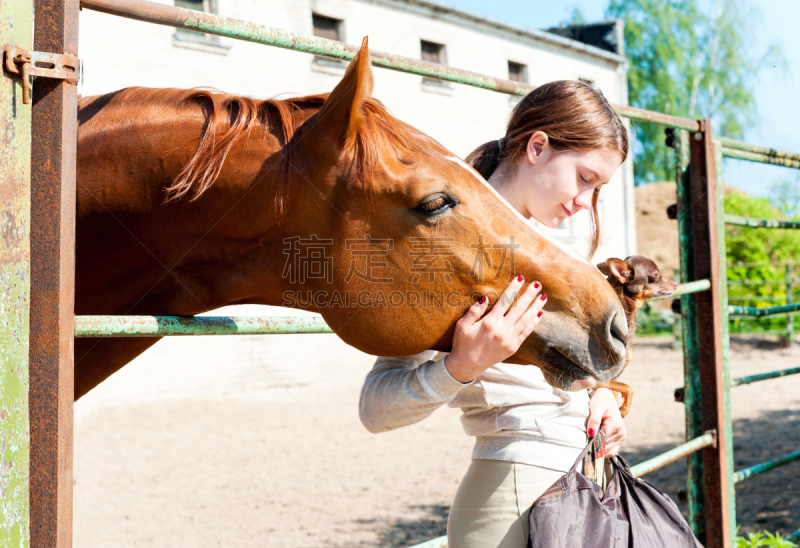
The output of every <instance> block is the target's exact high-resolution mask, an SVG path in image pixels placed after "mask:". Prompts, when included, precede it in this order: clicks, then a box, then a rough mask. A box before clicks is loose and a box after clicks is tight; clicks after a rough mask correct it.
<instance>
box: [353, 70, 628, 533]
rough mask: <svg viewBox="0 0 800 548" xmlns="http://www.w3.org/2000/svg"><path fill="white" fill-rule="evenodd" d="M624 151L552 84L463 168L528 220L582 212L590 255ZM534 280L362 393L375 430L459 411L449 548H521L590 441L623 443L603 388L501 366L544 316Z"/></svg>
mask: <svg viewBox="0 0 800 548" xmlns="http://www.w3.org/2000/svg"><path fill="white" fill-rule="evenodd" d="M627 154H628V135H627V132H626V130H625V127H624V126H623V124H622V120H621V119H620V118H619V116H618V115H617V113H616V112H614V110H613V109H612V108H611V106H610V105H609V103H608V101H606V99H605V97H604V96H603V95H602V94H601V93H600V92H598V91H596V90H595V89H593V88H592V87H590V86H587V85H585V84H582V83H579V82H572V81H559V82H552V83H549V84H545V85H543V86H541V87H539V88H537V89H535V90H534V91H532V92H531V93H530V94H528V95H527V96H526V97H524V98H523V99H522V100H521V101H520V102H519V103H518V104H517V106H516V107H515V108H514V110H513V112H512V114H511V119H510V121H509V123H508V128H507V130H506V134H505V136H503V137H502V138H501V139H499V140H497V141H490V142H488V143H486V144H484V145H482V146H480V147H478V148H477V149H476V150H475V151H474V152H472V154H470V155H469V156H468V157H467V162H468V163H469V164H470V165H472V166H473V167H474V168H475V169H476V170H477V171H478V172H479V173H480V174H481V175H482V176H483V177H484V178H486V179H487V180H488V182H489V184H491V185H492V186H493V187H494V188H495V189H496V190H497V191H498V192H499V193H500V195H501V196H503V198H505V199H506V200H507V201H508V202H509V203H510V204H511V205H512V206H513V207H514V208H516V209H517V210H518V211H519V212H520V213H521V214H522V215H523V216H524V217H525V218H526V219H530V218H533V219H536V220H537V221H539V222H540V223H542V224H543V225H545V226H548V227H552V228H555V227H558V226H559V225H560V224H561V223H562V222H563V221H564V219H566V218H568V217H571V216H572V215H575V214H576V213H579V212H580V211H582V210H587V211H588V212H589V215H590V217H591V220H592V222H591V227H592V228H591V242H592V244H591V248H590V252H589V256H590V257H591V256H592V255H593V254H594V252H595V251H596V249H597V245H598V241H599V237H600V234H599V226H598V214H597V197H598V193H599V192H600V188H601V187H602V186H603V185H605V184H606V183H607V182H608V181H609V180H610V179H611V176H612V175H613V174H614V172H615V171H616V170H617V169H618V168H619V167H620V165H621V164H622V162H624V161H625V158H626V156H627ZM531 281H532V282H534V283H531V284H529V285H528V288H527V289H526V290H525V291H524V292H523V293H522V294H521V295H519V298H518V299H517V302H516V303H515V305H514V306H509V304H510V301H511V300H512V297H513V296H514V295H515V294H516V293H517V292H518V291H519V290H520V288H521V287H522V285H523V283H524V280H523V278H522V276H518V277H516V278H514V279H513V280H512V282H511V283H510V284H509V286H508V288H507V289H506V290H505V292H504V294H503V295H502V296H501V298H500V299H498V301H497V302H496V304H495V306H494V307H493V308H492V309H491V310H490V311H489V312H488V313H487V308H488V299H486V298H485V297H482V298H481V299H479V300H478V301H477V302H475V304H473V305H472V306H471V307H470V308H469V310H468V311H467V313H466V314H465V315H464V316H463V317H462V318H461V319H460V320H459V321H458V323H457V324H456V329H455V334H454V336H453V346H452V350H451V351H450V353H449V354H448V353H444V352H438V353H437V352H436V351H426V352H421V353H420V354H416V355H414V356H407V357H399V358H398V357H378V359H377V360H376V361H375V366H374V367H373V369H372V370H371V371H370V373H369V374H368V375H367V378H366V381H365V382H364V387H363V388H362V391H361V403H360V416H361V421H362V422H363V423H364V426H366V428H367V429H368V430H369V431H370V432H375V433H377V432H385V431H387V430H392V429H395V428H399V427H401V426H406V425H408V424H412V423H415V422H417V421H420V420H422V419H423V418H425V417H427V416H428V415H430V414H431V413H432V412H433V411H434V410H436V409H437V408H438V407H440V406H441V405H442V404H445V403H446V404H447V405H448V406H450V407H459V408H461V410H462V411H463V415H462V417H461V422H462V424H463V427H464V430H465V432H466V433H467V435H470V436H475V438H476V443H475V448H474V449H473V452H472V462H471V464H470V466H469V468H468V470H467V472H466V474H465V476H464V478H463V479H462V480H461V484H460V485H459V487H458V490H457V491H456V495H455V499H454V500H453V504H452V506H451V509H450V516H449V518H448V521H447V539H448V547H449V548H491V547H495V546H496V547H502V548H506V547H508V548H524V547H525V546H526V544H527V538H528V509H529V508H530V505H531V503H532V502H533V501H534V500H535V499H536V498H537V497H538V496H539V495H540V494H542V493H543V492H544V491H545V489H547V488H548V487H549V486H550V485H552V484H553V483H554V482H555V481H556V480H557V479H558V478H559V477H561V476H562V475H563V474H564V473H565V472H566V471H567V470H568V469H569V467H570V466H571V465H572V464H573V462H574V461H575V459H576V458H577V457H578V454H579V453H580V452H581V450H582V449H583V447H585V444H586V436H587V434H588V435H589V436H594V434H595V433H596V431H597V430H598V429H599V428H600V426H601V425H602V426H603V428H604V430H605V433H606V443H605V447H604V449H603V451H604V453H601V455H600V456H613V455H615V454H616V453H617V451H618V450H619V447H620V445H621V444H622V442H623V441H624V440H625V437H626V432H625V425H624V424H623V422H622V417H621V416H620V413H619V408H618V404H617V401H616V398H615V396H614V395H613V393H612V392H611V391H609V390H608V389H605V388H600V389H597V390H595V391H593V393H592V394H589V392H588V391H586V390H582V391H578V392H565V391H562V390H558V389H555V388H553V387H551V386H550V385H548V384H547V383H546V382H545V381H544V377H543V376H542V373H541V370H540V369H539V368H537V367H531V366H523V365H514V364H506V363H502V362H503V360H504V359H507V358H508V357H510V356H511V355H512V354H514V353H515V352H516V351H517V349H518V348H519V346H520V345H521V343H522V341H523V340H524V337H521V336H520V333H521V332H522V330H523V329H524V328H525V326H526V325H527V326H530V325H531V323H533V324H536V325H538V323H539V321H540V320H541V316H542V314H543V310H542V308H543V307H544V305H545V303H546V302H547V295H546V292H547V288H546V287H544V288H543V287H542V286H541V284H540V283H538V282H536V281H535V280H531Z"/></svg>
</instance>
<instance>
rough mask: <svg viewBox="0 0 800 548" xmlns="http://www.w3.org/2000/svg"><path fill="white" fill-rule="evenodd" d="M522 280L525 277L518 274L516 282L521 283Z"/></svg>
mask: <svg viewBox="0 0 800 548" xmlns="http://www.w3.org/2000/svg"><path fill="white" fill-rule="evenodd" d="M524 279H525V277H524V276H523V275H522V274H520V275H519V276H517V281H518V282H521V281H522V280H524Z"/></svg>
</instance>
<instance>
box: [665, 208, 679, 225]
mask: <svg viewBox="0 0 800 548" xmlns="http://www.w3.org/2000/svg"><path fill="white" fill-rule="evenodd" d="M677 218H678V204H672V205H668V206H667V219H672V220H673V221H674V220H675V219H677Z"/></svg>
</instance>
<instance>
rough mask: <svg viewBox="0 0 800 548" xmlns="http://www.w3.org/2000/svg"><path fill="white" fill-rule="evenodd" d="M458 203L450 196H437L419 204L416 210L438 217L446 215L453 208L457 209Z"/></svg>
mask: <svg viewBox="0 0 800 548" xmlns="http://www.w3.org/2000/svg"><path fill="white" fill-rule="evenodd" d="M457 203H458V202H457V201H456V200H454V199H452V198H450V197H449V196H445V195H443V194H435V195H433V196H430V197H429V198H427V199H426V200H425V201H424V202H422V203H421V204H419V205H418V206H417V207H416V208H415V209H416V210H417V211H419V212H420V213H424V214H426V215H438V214H440V213H444V212H445V211H447V210H448V209H450V208H451V207H455V205H456V204H457Z"/></svg>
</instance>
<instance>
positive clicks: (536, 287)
mask: <svg viewBox="0 0 800 548" xmlns="http://www.w3.org/2000/svg"><path fill="white" fill-rule="evenodd" d="M540 287H541V286H540V285H539V282H533V288H534V289H539V288H540Z"/></svg>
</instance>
